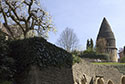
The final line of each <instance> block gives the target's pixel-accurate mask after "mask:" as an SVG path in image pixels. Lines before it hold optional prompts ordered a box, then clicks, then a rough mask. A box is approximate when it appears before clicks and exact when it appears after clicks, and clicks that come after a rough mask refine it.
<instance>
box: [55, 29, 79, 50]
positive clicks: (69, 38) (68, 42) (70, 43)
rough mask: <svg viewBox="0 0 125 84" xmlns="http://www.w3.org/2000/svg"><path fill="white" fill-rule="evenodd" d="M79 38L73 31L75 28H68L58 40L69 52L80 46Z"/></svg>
mask: <svg viewBox="0 0 125 84" xmlns="http://www.w3.org/2000/svg"><path fill="white" fill-rule="evenodd" d="M78 42H79V41H78V38H77V36H76V34H75V33H74V32H73V29H70V28H66V29H65V30H64V31H63V32H62V33H61V35H60V37H59V39H58V40H57V44H58V45H59V46H60V47H62V48H64V49H65V50H67V51H68V52H70V51H73V50H74V49H76V48H77V47H78Z"/></svg>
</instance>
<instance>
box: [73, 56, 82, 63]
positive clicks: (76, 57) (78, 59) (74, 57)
mask: <svg viewBox="0 0 125 84" xmlns="http://www.w3.org/2000/svg"><path fill="white" fill-rule="evenodd" d="M72 56H73V64H75V63H79V62H80V61H81V58H80V57H79V56H77V55H72Z"/></svg>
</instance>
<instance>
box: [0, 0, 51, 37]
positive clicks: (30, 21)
mask: <svg viewBox="0 0 125 84" xmlns="http://www.w3.org/2000/svg"><path fill="white" fill-rule="evenodd" d="M0 16H1V18H3V19H2V21H1V22H2V23H3V24H4V26H5V28H6V29H7V30H8V31H9V33H10V35H11V37H12V38H16V37H15V35H14V33H13V31H12V30H13V29H12V28H13V27H12V26H10V25H16V26H18V29H19V31H20V32H22V33H21V34H22V35H23V36H24V38H26V37H27V33H28V32H29V31H30V30H36V31H37V33H38V35H44V34H46V33H47V32H48V31H50V30H51V29H53V25H52V24H51V17H50V16H49V14H48V13H47V12H46V11H44V10H43V9H42V8H41V6H40V2H39V0H0ZM14 31H17V30H14Z"/></svg>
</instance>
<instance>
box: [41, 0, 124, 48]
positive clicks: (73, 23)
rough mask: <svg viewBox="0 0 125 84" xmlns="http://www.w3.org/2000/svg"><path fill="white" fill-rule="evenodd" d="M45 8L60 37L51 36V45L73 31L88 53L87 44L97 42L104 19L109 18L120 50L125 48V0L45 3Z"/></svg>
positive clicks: (73, 0) (44, 0)
mask: <svg viewBox="0 0 125 84" xmlns="http://www.w3.org/2000/svg"><path fill="white" fill-rule="evenodd" d="M41 5H42V7H43V8H44V9H45V10H46V11H48V12H49V13H50V15H51V16H52V20H53V23H54V25H55V26H56V29H57V32H56V34H54V33H50V34H49V39H48V41H49V42H51V43H53V44H55V43H56V41H57V39H58V38H59V35H60V34H61V32H62V31H63V30H64V29H65V28H66V27H69V28H72V29H73V30H74V32H75V33H76V35H77V37H78V39H79V40H80V45H81V48H82V49H85V46H86V40H87V39H89V38H92V39H93V40H94V42H95V40H96V37H97V34H98V31H99V28H100V25H101V22H102V19H103V17H106V19H107V20H108V22H109V24H110V26H111V27H112V31H113V32H114V35H115V38H116V43H117V44H116V45H117V46H116V47H117V48H118V49H119V48H120V47H123V46H124V45H125V0H41Z"/></svg>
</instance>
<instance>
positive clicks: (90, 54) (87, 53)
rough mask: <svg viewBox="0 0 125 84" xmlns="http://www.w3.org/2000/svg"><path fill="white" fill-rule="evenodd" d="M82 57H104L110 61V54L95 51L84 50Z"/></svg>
mask: <svg viewBox="0 0 125 84" xmlns="http://www.w3.org/2000/svg"><path fill="white" fill-rule="evenodd" d="M80 57H82V58H90V59H103V60H107V61H109V56H108V55H107V54H101V53H96V52H95V51H87V50H86V51H84V52H83V53H82V54H81V55H80Z"/></svg>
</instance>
